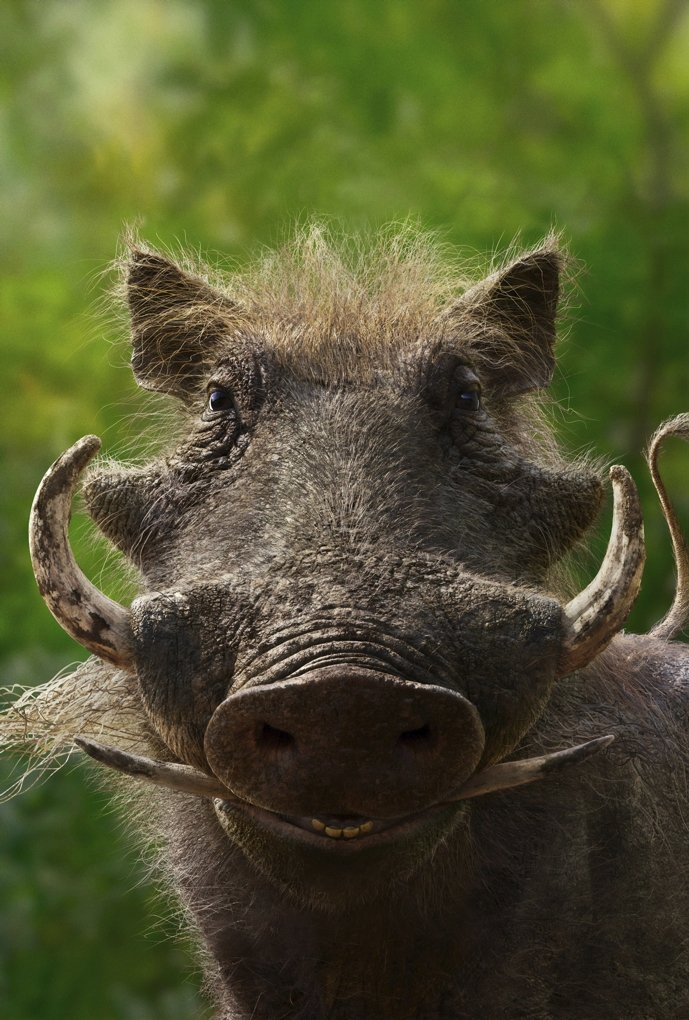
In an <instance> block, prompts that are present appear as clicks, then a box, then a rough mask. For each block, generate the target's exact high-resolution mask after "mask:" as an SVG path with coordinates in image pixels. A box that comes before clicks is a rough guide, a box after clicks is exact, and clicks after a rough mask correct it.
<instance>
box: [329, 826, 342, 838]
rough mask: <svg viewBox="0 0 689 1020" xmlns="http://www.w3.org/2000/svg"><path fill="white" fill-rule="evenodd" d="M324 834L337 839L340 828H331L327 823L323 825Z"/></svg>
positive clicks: (339, 834)
mask: <svg viewBox="0 0 689 1020" xmlns="http://www.w3.org/2000/svg"><path fill="white" fill-rule="evenodd" d="M325 834H326V836H332V838H333V839H339V838H340V836H341V835H342V829H331V828H330V826H329V825H326V827H325Z"/></svg>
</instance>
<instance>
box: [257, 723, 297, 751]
mask: <svg viewBox="0 0 689 1020" xmlns="http://www.w3.org/2000/svg"><path fill="white" fill-rule="evenodd" d="M295 743H296V741H295V739H294V737H293V736H292V734H291V733H288V732H287V731H286V730H279V729H278V728H277V727H276V726H271V725H270V724H269V723H261V724H260V725H259V726H258V727H257V731H256V746H257V747H258V748H260V749H261V750H263V751H268V752H270V751H273V752H278V751H287V750H288V749H289V748H292V747H294V745H295Z"/></svg>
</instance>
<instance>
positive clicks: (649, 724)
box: [0, 230, 689, 1020]
mask: <svg viewBox="0 0 689 1020" xmlns="http://www.w3.org/2000/svg"><path fill="white" fill-rule="evenodd" d="M353 250H354V249H350V251H353ZM346 251H347V249H345V253H344V254H343V253H342V252H339V253H338V248H337V246H336V245H334V244H333V242H332V241H330V240H328V239H327V237H325V236H324V235H323V234H322V233H320V232H319V231H318V230H311V231H307V232H305V234H304V235H303V236H302V237H301V238H300V239H297V241H295V242H294V243H293V244H291V245H288V246H286V247H285V249H283V250H282V251H281V252H278V253H277V254H269V255H267V256H265V257H264V258H263V259H262V260H261V261H260V263H258V264H257V265H256V266H254V267H253V268H252V269H250V270H247V271H244V272H241V273H240V272H238V273H237V274H235V276H234V277H232V278H227V279H225V280H214V281H211V280H210V279H209V277H208V276H207V274H206V273H205V271H204V270H202V269H200V268H199V267H198V266H196V267H192V266H190V265H186V264H185V266H184V267H181V266H180V265H178V264H176V263H175V262H173V261H171V260H170V259H168V258H167V257H164V256H163V255H161V254H158V253H156V252H155V251H153V250H151V249H150V248H148V247H146V246H144V245H142V244H140V243H138V242H135V241H132V242H131V244H130V246H129V249H128V254H127V256H126V259H125V260H124V274H123V280H124V291H125V295H126V301H127V304H128V309H129V313H130V317H131V325H132V341H133V356H132V363H133V369H134V373H135V375H136V378H137V380H138V381H139V383H140V384H141V385H142V386H144V387H146V388H148V389H152V390H155V391H159V392H161V393H164V394H168V395H171V396H172V397H174V398H175V399H176V402H177V403H176V407H177V408H178V409H179V428H178V430H177V432H178V437H177V439H176V440H175V441H173V442H171V444H170V447H169V449H167V450H166V451H165V452H164V453H163V454H161V455H160V456H158V457H157V458H156V459H154V460H152V461H151V462H150V463H148V464H146V465H145V466H143V467H142V466H137V467H128V468H125V467H121V466H117V465H113V464H112V463H107V462H104V463H102V464H101V465H100V466H96V468H95V469H92V470H91V471H90V472H89V473H88V474H87V475H86V478H85V483H84V486H83V493H84V498H85V502H86V506H87V508H88V510H89V512H90V514H91V516H92V517H93V519H94V521H95V522H96V523H97V524H98V526H99V527H100V529H101V530H102V531H103V532H104V533H105V535H106V536H107V537H108V538H109V539H110V540H111V541H112V542H113V543H114V544H115V545H116V546H117V547H118V548H119V549H120V550H121V551H122V552H123V553H124V555H125V556H126V557H127V559H128V560H129V562H130V563H131V564H133V566H134V567H135V568H137V570H138V572H139V574H140V579H141V586H140V595H139V597H138V598H136V599H135V600H134V602H133V604H132V605H131V607H130V608H129V609H125V608H123V607H122V606H121V605H119V604H117V603H115V602H113V601H111V600H110V599H108V598H107V597H105V596H104V595H103V594H102V593H101V592H100V591H98V590H97V589H96V588H95V587H94V586H93V585H92V584H91V583H90V582H89V581H88V580H87V579H86V577H85V576H84V575H83V573H82V572H81V570H80V569H79V567H78V566H77V564H76V562H75V560H74V558H73V555H72V553H71V551H70V547H69V544H68V539H67V524H68V520H69V515H70V506H71V502H72V497H73V493H74V490H75V488H76V486H77V483H78V482H79V479H80V477H81V476H82V472H83V471H84V469H85V468H86V466H87V464H88V463H89V461H90V460H91V459H92V457H93V456H94V454H95V453H96V451H97V450H98V448H99V445H100V444H99V441H98V440H97V439H96V438H95V437H87V438H85V439H82V440H81V441H79V442H78V443H76V444H75V445H74V446H73V447H72V448H71V449H70V450H69V451H68V452H67V453H66V454H64V456H63V457H61V458H60V459H59V460H58V461H57V462H56V464H55V465H53V467H52V468H51V469H50V471H49V472H48V474H47V475H46V477H45V478H44V480H43V482H42V484H41V486H40V488H39V491H38V494H37V497H36V501H35V503H34V508H33V512H32V523H31V551H32V557H33V563H34V569H35V573H36V577H37V580H38V585H39V588H40V590H41V593H42V595H43V597H44V598H45V600H46V602H47V604H48V606H49V608H50V609H51V611H52V612H53V614H54V615H55V616H56V618H57V620H58V621H59V622H60V623H61V625H62V626H63V627H64V628H65V629H66V630H67V631H68V632H69V633H70V634H71V635H72V636H73V637H74V638H75V639H76V640H77V641H78V642H80V643H81V644H82V645H84V646H85V647H86V648H88V649H89V650H90V651H91V652H93V653H94V657H93V658H91V659H89V660H88V661H87V662H86V663H84V664H83V665H82V666H80V667H79V668H78V669H77V670H76V672H75V673H73V674H72V675H71V676H69V677H67V678H66V679H65V678H61V679H58V680H55V681H53V682H51V683H50V684H48V685H46V686H45V687H43V688H40V689H38V691H33V692H27V693H26V694H25V695H23V697H22V698H20V700H19V701H18V702H17V703H16V704H15V705H14V706H13V707H12V708H11V709H10V710H9V711H8V712H7V713H6V714H5V716H4V719H3V721H2V723H1V724H0V725H1V726H2V730H1V731H0V732H1V733H2V734H3V737H4V739H5V742H6V743H7V744H8V745H9V746H11V747H15V748H16V747H24V748H27V749H29V750H30V751H32V752H33V753H34V754H36V753H38V752H40V753H42V754H44V755H47V756H48V760H51V756H54V755H59V754H61V753H62V754H64V753H66V751H65V749H67V751H69V750H70V749H73V743H72V741H73V739H74V738H76V743H77V744H78V745H79V747H81V748H82V749H83V750H84V751H86V752H87V753H88V754H89V755H91V756H92V757H93V758H95V759H97V760H98V761H99V762H101V763H103V764H105V765H107V766H111V767H112V768H114V769H116V770H119V771H120V772H122V773H124V774H125V775H126V776H129V777H136V778H138V779H142V780H147V781H149V782H148V783H134V782H132V781H131V778H130V779H127V780H122V779H121V780H120V782H123V783H125V786H126V789H127V791H129V792H130V793H131V795H132V796H133V791H134V788H136V790H137V796H144V797H147V798H148V800H147V804H149V805H150V809H149V810H148V811H147V812H146V813H147V814H148V815H149V816H152V817H153V818H154V822H153V825H154V827H155V828H156V829H157V831H158V832H159V833H163V834H164V837H165V843H166V846H167V851H166V861H167V868H168V872H169V874H170V875H171V877H172V880H173V883H174V885H175V887H176V889H177V892H178V894H179V896H180V898H181V900H182V902H183V903H184V904H185V905H186V907H187V909H188V912H189V916H190V917H191V918H193V923H194V924H195V926H196V928H197V930H198V933H199V937H200V940H201V942H202V944H203V946H204V947H205V949H206V951H207V953H206V955H207V957H208V959H209V960H210V961H212V962H211V963H209V965H208V969H209V975H208V976H209V985H210V986H211V987H212V989H213V994H214V995H215V999H216V1001H217V1008H218V1014H217V1015H218V1017H222V1018H235V1020H239V1018H242V1020H249V1018H252V1020H260V1018H265V1020H277V1018H279V1017H285V1018H286V1017H289V1018H303V1020H306V1018H308V1020H320V1018H325V1017H328V1018H340V1020H343V1018H346V1020H377V1018H381V1020H382V1018H395V1020H449V1018H453V1020H455V1018H460V1017H466V1018H472V1020H476V1018H478V1017H482V1018H498V1017H506V1018H527V1017H528V1018H529V1020H546V1018H578V1020H593V1018H596V1020H599V1018H606V1017H607V1018H612V1017H614V1018H621V1017H625V1018H628V1020H629V1018H638V1020H641V1018H644V1020H648V1018H663V1020H667V1018H672V1017H677V1018H679V1017H687V1016H689V961H688V956H687V936H688V935H689V924H688V922H689V904H688V902H687V901H688V896H687V879H686V860H687V851H686V845H687V838H688V833H687V828H686V817H687V813H688V812H689V802H688V799H687V789H686V761H687V752H686V746H687V740H686V729H687V724H688V723H689V699H688V697H687V684H688V683H689V653H688V652H687V649H686V647H685V646H683V645H680V644H673V643H670V641H669V638H671V637H672V636H674V634H675V633H676V632H677V631H678V629H679V628H680V627H681V624H682V623H683V620H684V615H685V600H684V593H685V590H686V586H687V560H686V552H685V551H684V548H683V544H682V540H681V538H680V536H679V534H678V531H677V523H676V519H675V516H674V512H673V510H672V507H671V505H670V503H669V502H668V500H667V497H666V495H665V492H664V488H663V485H662V481H661V480H660V479H659V477H658V472H657V466H656V460H657V450H658V445H659V442H660V441H661V439H662V438H663V437H664V436H665V435H667V434H669V433H674V434H682V433H683V432H684V433H687V431H689V417H682V418H678V419H676V420H675V421H674V422H672V423H669V424H668V425H667V426H666V427H664V429H662V430H661V431H660V432H659V433H658V434H657V436H656V438H655V440H654V443H653V445H652V447H651V453H650V463H651V468H652V471H653V475H654V479H655V481H656V486H657V488H658V490H659V493H660V496H661V500H662V502H663V506H664V509H665V515H666V518H667V519H668V522H669V525H670V528H671V532H672V537H673V541H674V545H675V553H676V561H677V565H678V594H677V597H676V599H675V603H674V605H673V607H672V609H671V610H670V612H669V614H668V616H667V617H666V618H665V619H664V620H663V621H662V622H661V623H660V624H659V625H658V626H657V627H656V628H655V630H654V632H652V633H651V634H650V635H647V636H634V635H628V634H624V633H622V631H621V627H622V625H623V623H624V621H625V619H626V617H627V615H628V612H629V610H630V608H631V606H632V604H633V602H634V599H635V597H636V594H637V591H638V588H639V584H640V578H641V572H642V567H643V560H644V542H643V526H642V519H641V513H640V509H639V502H638V497H637V493H636V489H635V486H634V483H633V481H632V479H631V477H630V476H629V474H628V473H627V472H626V470H625V469H624V468H622V467H614V468H612V471H611V479H612V488H613V495H614V520H613V527H612V534H611V537H610V541H609V546H608V550H607V553H606V554H605V558H604V560H603V563H602V565H601V567H600V570H599V572H598V574H597V576H596V577H595V578H594V579H593V580H592V581H591V583H590V584H589V585H588V587H586V588H585V589H584V590H583V591H581V592H579V593H578V594H575V593H574V592H572V591H570V590H568V581H567V577H568V573H567V571H566V569H565V568H564V566H563V562H564V559H565V557H566V554H567V553H569V552H570V551H571V550H572V549H573V548H574V547H575V546H576V545H577V543H579V542H580V540H581V539H582V537H583V536H584V535H585V533H586V532H587V530H588V528H589V527H590V525H591V524H592V522H593V521H594V520H595V518H596V516H597V514H598V512H599V508H600V504H601V500H602V493H603V485H602V482H601V478H600V477H599V472H598V470H597V469H596V468H595V467H594V466H593V465H592V464H591V463H589V462H587V461H585V460H581V461H577V462H574V461H568V460H567V459H565V457H564V456H563V455H562V454H561V453H560V452H559V450H558V447H557V445H556V443H555V441H554V440H553V438H552V436H551V433H550V430H549V428H548V426H547V424H546V423H545V422H546V419H545V418H544V416H543V415H542V413H541V412H540V410H539V407H540V404H539V393H540V392H541V391H543V390H544V389H545V388H546V387H547V385H548V383H549V382H550V379H551V376H552V373H553V366H554V358H553V348H554V342H555V326H556V312H557V305H558V296H559V290H560V276H561V272H562V269H563V266H564V260H563V256H562V254H561V253H560V251H559V249H558V246H557V243H556V241H555V239H553V238H550V239H547V240H546V241H545V242H544V244H543V245H542V246H541V247H539V248H537V249H535V250H532V251H529V252H526V253H522V254H520V255H516V256H514V257H512V258H511V259H508V260H507V261H506V262H505V263H504V265H502V267H500V268H497V269H495V270H494V271H493V272H492V273H491V274H490V275H489V276H488V277H487V278H486V279H484V280H483V281H482V282H480V283H477V284H474V285H467V284H466V283H461V281H458V279H457V276H456V274H455V272H454V270H453V269H452V268H450V269H449V270H448V269H446V268H443V265H444V264H443V257H444V256H442V253H441V254H440V255H439V254H438V251H437V249H436V248H435V247H434V245H433V243H432V242H429V241H428V240H427V239H424V238H423V237H418V236H412V235H410V234H409V233H407V234H402V235H400V236H388V237H387V238H385V239H384V240H383V241H382V242H380V243H378V244H377V245H373V247H372V249H371V250H370V251H367V252H363V251H362V249H357V251H358V254H356V253H355V254H350V255H349V256H347V254H346ZM536 780H539V782H535V781H536ZM142 790H144V791H145V793H143V794H142V793H141V791H142Z"/></svg>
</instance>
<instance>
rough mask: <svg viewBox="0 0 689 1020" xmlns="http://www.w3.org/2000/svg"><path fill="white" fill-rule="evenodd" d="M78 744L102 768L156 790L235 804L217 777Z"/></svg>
mask: <svg viewBox="0 0 689 1020" xmlns="http://www.w3.org/2000/svg"><path fill="white" fill-rule="evenodd" d="M74 743H75V744H77V745H78V746H79V747H80V748H81V750H82V751H85V752H86V754H88V755H90V756H91V758H93V759H94V760H95V761H97V762H100V764H101V765H107V767H108V768H110V769H115V771H116V772H122V773H124V775H126V776H132V777H133V778H134V779H144V780H146V781H147V782H149V783H153V784H154V785H155V786H164V787H166V788H167V789H168V790H174V791H175V792H176V793H191V794H193V795H194V796H196V797H219V798H220V799H221V800H235V799H236V798H234V797H233V796H232V794H231V793H230V791H229V790H228V789H226V787H224V786H223V785H222V783H220V782H218V780H217V779H215V778H214V777H213V776H207V775H205V773H203V772H199V770H198V769H194V768H191V766H189V765H178V764H175V763H174V762H167V761H154V760H153V759H152V758H143V757H142V756H141V755H138V754H129V753H128V752H127V751H120V750H119V749H118V748H116V747H108V746H107V745H106V744H98V743H97V742H96V741H95V740H87V739H86V737H75V738H74Z"/></svg>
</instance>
